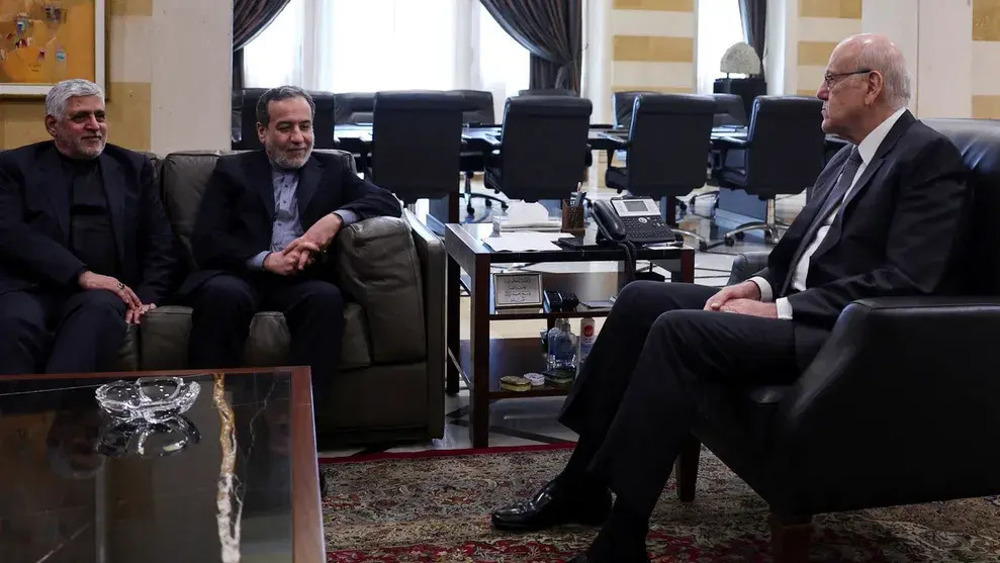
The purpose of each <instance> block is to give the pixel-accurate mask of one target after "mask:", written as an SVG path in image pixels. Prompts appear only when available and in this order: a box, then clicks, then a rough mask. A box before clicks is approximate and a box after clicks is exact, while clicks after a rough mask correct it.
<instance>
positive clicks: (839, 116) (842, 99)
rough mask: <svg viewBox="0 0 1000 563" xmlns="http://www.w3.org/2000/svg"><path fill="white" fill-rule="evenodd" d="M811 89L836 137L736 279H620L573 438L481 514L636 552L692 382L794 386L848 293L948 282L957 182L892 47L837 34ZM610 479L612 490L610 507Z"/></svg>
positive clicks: (955, 237) (602, 552) (956, 158)
mask: <svg viewBox="0 0 1000 563" xmlns="http://www.w3.org/2000/svg"><path fill="white" fill-rule="evenodd" d="M816 96H817V97H818V98H819V99H820V100H822V101H823V109H822V112H823V130H824V131H826V132H828V133H836V134H838V135H840V136H842V137H844V138H846V139H848V140H850V141H851V143H852V144H851V145H849V146H848V147H845V148H844V149H843V150H842V151H841V152H839V153H838V154H837V155H836V156H835V157H834V158H833V159H832V160H831V161H830V163H829V164H828V165H827V166H826V168H825V169H824V170H823V172H822V173H821V174H820V176H819V178H817V180H816V185H815V186H816V192H815V193H816V195H815V196H814V197H813V198H812V199H811V201H810V202H809V203H808V204H807V205H806V206H805V208H804V209H803V210H802V211H801V213H800V214H799V215H798V217H797V218H796V219H795V221H794V222H793V223H792V225H791V226H790V228H789V229H788V232H787V233H786V234H785V236H784V237H783V238H782V239H781V241H780V242H779V243H778V244H777V246H775V248H774V249H773V250H772V252H771V254H770V257H769V259H768V265H767V268H765V269H764V270H762V271H761V272H759V273H757V274H756V275H755V276H754V277H753V278H752V279H751V280H748V281H746V282H743V283H740V284H738V285H734V286H730V287H726V288H724V289H722V290H721V291H717V290H716V289H715V288H708V287H701V286H697V285H687V284H679V283H655V282H643V281H640V282H634V283H631V284H629V285H628V286H626V287H625V288H624V289H623V290H622V292H621V294H620V296H619V298H618V300H617V301H616V302H615V306H614V308H613V309H612V311H611V314H610V316H609V317H608V320H607V322H606V324H605V325H604V329H603V331H602V332H601V335H600V337H599V338H598V339H597V342H596V343H595V345H594V348H593V349H592V351H591V354H590V356H588V358H587V362H586V364H585V365H584V368H583V370H582V372H581V373H580V376H579V377H578V378H577V380H576V382H575V384H574V387H573V389H572V391H571V392H570V395H569V397H568V398H567V400H566V403H565V405H564V407H563V411H562V414H561V415H560V422H561V423H563V424H564V425H566V426H567V427H569V428H570V429H572V430H574V431H576V432H577V433H578V434H579V435H580V439H579V442H578V443H577V447H576V449H575V450H574V452H573V455H572V457H571V458H570V460H569V463H568V464H567V466H566V468H565V469H564V470H563V471H562V473H560V474H559V475H558V476H557V477H556V478H555V479H554V480H552V481H551V482H549V483H548V484H547V485H546V486H545V487H544V488H543V489H542V490H541V491H539V492H538V493H537V494H536V495H535V496H534V497H532V498H531V499H527V500H524V501H521V502H517V503H515V504H512V505H510V506H505V507H503V508H499V509H497V510H495V511H494V512H493V514H492V521H493V525H494V527H496V528H499V529H504V530H538V529H542V528H546V527H549V526H553V525H559V524H564V523H570V522H573V523H582V524H594V525H596V524H602V523H603V526H602V527H601V530H600V533H599V534H598V535H597V538H596V539H595V540H594V543H593V544H591V546H590V547H589V549H588V550H587V552H586V553H585V554H581V555H579V556H578V557H576V558H575V559H573V561H576V562H578V563H579V562H591V563H603V562H612V561H613V562H615V563H629V562H631V561H637V562H640V561H648V558H647V555H646V549H645V537H646V533H647V530H648V521H649V517H650V514H651V513H652V511H653V507H654V505H655V504H656V501H657V499H658V497H659V496H660V493H661V492H662V490H663V487H664V485H665V484H666V481H667V477H668V476H669V474H670V469H671V467H672V466H673V463H674V459H675V457H676V455H677V452H678V448H679V447H680V444H681V442H682V440H684V438H685V437H686V436H687V435H688V434H689V431H690V429H691V425H692V424H693V422H694V420H695V416H696V413H695V397H696V395H697V393H698V389H700V388H702V387H704V386H705V385H734V386H735V385H743V384H766V383H774V384H787V383H791V382H793V381H794V380H795V379H796V378H797V377H799V375H800V373H801V372H802V371H803V370H804V369H805V367H806V366H808V365H809V363H810V362H811V361H812V359H813V358H814V357H815V355H816V353H817V352H818V351H819V349H820V347H821V346H823V343H824V342H825V341H826V339H827V336H828V335H829V332H830V330H831V329H832V327H833V325H834V323H835V322H836V320H837V317H838V316H839V315H840V312H841V311H842V310H843V309H844V308H845V307H846V306H847V305H848V304H849V303H850V302H852V301H854V300H856V299H863V298H869V297H882V296H888V295H932V294H940V293H947V292H949V291H953V290H954V289H955V287H956V285H957V284H956V281H957V280H956V279H955V275H954V274H953V273H952V272H954V270H955V268H953V265H954V264H955V263H956V260H959V259H960V258H961V257H960V256H958V253H959V249H960V247H961V244H960V241H961V240H962V239H963V237H964V232H963V224H964V223H965V217H966V215H967V213H968V208H969V205H968V202H969V195H970V194H969V190H967V188H966V183H965V175H966V171H965V167H964V166H963V164H962V160H961V157H960V155H959V153H958V151H957V149H956V148H955V147H954V146H953V145H952V144H951V143H950V142H949V141H948V140H947V139H946V138H944V137H943V136H941V135H940V134H938V133H937V132H935V131H933V130H932V129H930V128H928V127H927V126H925V125H923V124H922V123H920V122H919V121H918V120H917V119H915V118H914V117H913V115H911V114H910V112H908V111H907V110H906V104H907V101H908V100H909V96H910V84H909V77H908V76H907V73H906V66H905V61H904V60H903V56H902V54H901V53H900V51H899V49H898V48H897V47H896V46H895V45H894V44H893V43H892V42H890V41H889V40H888V39H886V38H885V37H882V36H877V35H857V36H853V37H850V38H848V39H846V40H844V41H843V42H841V43H840V44H839V45H838V46H837V47H836V49H834V51H833V53H832V54H831V56H830V61H829V63H828V64H827V68H826V74H825V76H824V80H823V82H822V83H821V84H820V85H819V91H818V92H817V93H816ZM609 488H610V490H611V491H614V492H615V493H616V495H617V497H616V499H615V501H614V505H613V506H612V503H611V495H610V493H609Z"/></svg>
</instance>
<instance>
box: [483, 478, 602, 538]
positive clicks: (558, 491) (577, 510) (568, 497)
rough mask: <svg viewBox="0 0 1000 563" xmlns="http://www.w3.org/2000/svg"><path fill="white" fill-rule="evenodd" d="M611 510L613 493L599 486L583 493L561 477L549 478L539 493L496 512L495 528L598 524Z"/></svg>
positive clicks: (523, 528)
mask: <svg viewBox="0 0 1000 563" xmlns="http://www.w3.org/2000/svg"><path fill="white" fill-rule="evenodd" d="M610 513H611V492H610V491H608V490H607V489H595V490H593V492H586V493H583V494H581V493H580V492H579V491H573V490H570V489H568V488H567V487H566V486H565V485H562V484H560V483H559V481H558V479H554V480H552V481H549V482H548V484H546V485H545V486H544V487H542V490H540V491H538V492H537V493H535V496H533V497H531V498H530V499H528V500H523V501H520V502H517V503H514V504H511V505H508V506H504V507H502V508H498V509H496V510H494V511H493V514H492V515H491V520H492V522H493V527H494V528H497V529H499V530H511V531H516V532H531V531H535V530H543V529H545V528H550V527H552V526H559V525H561V524H586V525H590V526H597V525H599V524H601V523H603V522H604V520H605V519H607V517H608V514H610Z"/></svg>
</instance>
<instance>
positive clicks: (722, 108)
mask: <svg viewBox="0 0 1000 563" xmlns="http://www.w3.org/2000/svg"><path fill="white" fill-rule="evenodd" d="M712 99H713V100H715V117H714V119H713V120H712V126H713V127H721V128H726V129H732V130H734V131H736V130H738V129H740V128H743V127H746V125H747V112H746V110H745V109H744V107H743V98H741V97H740V96H737V95H736V94H712ZM715 156H717V155H715V154H710V155H709V157H708V166H709V168H716V167H718V165H719V163H717V162H715V161H714V158H715ZM718 196H719V190H707V191H704V192H699V193H696V194H694V195H692V196H691V197H690V198H688V205H691V206H694V204H695V201H697V200H698V199H699V198H703V197H711V198H716V202H713V205H715V204H716V203H717V201H718V199H717V198H718Z"/></svg>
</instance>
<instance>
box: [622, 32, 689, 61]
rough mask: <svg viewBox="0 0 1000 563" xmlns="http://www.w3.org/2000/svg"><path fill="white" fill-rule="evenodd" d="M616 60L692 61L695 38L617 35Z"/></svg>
mask: <svg viewBox="0 0 1000 563" xmlns="http://www.w3.org/2000/svg"><path fill="white" fill-rule="evenodd" d="M614 60H616V61H647V62H678V63H690V62H693V61H694V38H693V37H653V36H647V35H615V36H614Z"/></svg>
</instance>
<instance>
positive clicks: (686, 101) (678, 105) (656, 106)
mask: <svg viewBox="0 0 1000 563" xmlns="http://www.w3.org/2000/svg"><path fill="white" fill-rule="evenodd" d="M634 104H635V107H634V110H633V111H638V112H642V113H689V114H711V115H714V114H715V100H713V99H712V98H711V97H709V96H700V95H697V94H640V95H638V96H636V98H635V102H634Z"/></svg>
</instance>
